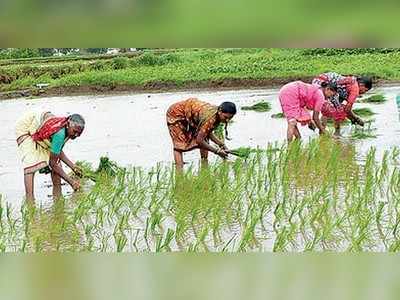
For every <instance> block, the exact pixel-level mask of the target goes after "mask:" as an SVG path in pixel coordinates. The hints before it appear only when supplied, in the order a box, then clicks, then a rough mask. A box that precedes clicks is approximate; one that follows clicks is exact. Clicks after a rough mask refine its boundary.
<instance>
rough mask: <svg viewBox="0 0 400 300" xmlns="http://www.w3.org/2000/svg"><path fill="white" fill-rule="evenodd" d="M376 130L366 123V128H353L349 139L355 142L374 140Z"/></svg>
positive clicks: (369, 123)
mask: <svg viewBox="0 0 400 300" xmlns="http://www.w3.org/2000/svg"><path fill="white" fill-rule="evenodd" d="M375 131H376V128H374V127H372V123H371V122H367V124H366V126H364V127H359V126H353V127H352V130H351V138H353V139H357V140H363V139H371V138H376V134H375Z"/></svg>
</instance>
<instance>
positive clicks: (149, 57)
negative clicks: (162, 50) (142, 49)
mask: <svg viewBox="0 0 400 300" xmlns="http://www.w3.org/2000/svg"><path fill="white" fill-rule="evenodd" d="M136 62H137V63H138V64H139V65H144V66H156V65H162V63H161V60H160V57H159V56H157V55H155V54H153V53H144V54H143V55H141V56H139V57H138V59H137V60H136Z"/></svg>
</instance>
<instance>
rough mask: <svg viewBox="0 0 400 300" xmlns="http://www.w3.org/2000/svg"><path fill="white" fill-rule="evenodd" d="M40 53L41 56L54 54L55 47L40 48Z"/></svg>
mask: <svg viewBox="0 0 400 300" xmlns="http://www.w3.org/2000/svg"><path fill="white" fill-rule="evenodd" d="M38 50H39V55H40V56H46V57H47V56H53V55H54V53H55V52H56V49H55V48H39V49H38Z"/></svg>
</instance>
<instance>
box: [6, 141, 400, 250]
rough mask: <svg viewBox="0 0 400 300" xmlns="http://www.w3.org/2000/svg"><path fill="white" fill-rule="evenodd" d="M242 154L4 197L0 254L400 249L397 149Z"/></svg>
mask: <svg viewBox="0 0 400 300" xmlns="http://www.w3.org/2000/svg"><path fill="white" fill-rule="evenodd" d="M244 149H245V151H243V152H246V154H248V153H249V152H250V153H251V154H250V155H247V156H246V157H247V158H246V159H236V160H234V161H230V162H227V161H217V162H215V163H211V164H210V166H209V167H208V168H206V169H204V168H202V169H200V170H197V169H196V168H195V167H193V166H191V167H188V168H187V169H186V170H185V171H184V172H183V173H178V174H177V173H175V170H174V168H173V167H171V166H163V165H157V166H155V167H154V168H152V169H151V170H144V169H142V168H137V167H135V168H129V169H125V168H121V167H120V166H118V165H117V164H115V163H111V164H110V160H108V162H107V161H106V160H103V167H102V168H98V169H100V170H101V171H100V172H99V173H98V174H96V171H97V170H96V171H93V170H92V171H93V172H94V173H95V174H96V181H95V182H93V183H91V182H90V183H89V182H84V183H83V184H84V185H85V189H84V191H83V192H81V193H78V194H75V195H73V197H71V199H68V200H67V201H65V200H62V201H61V202H59V203H58V204H55V205H53V206H50V207H41V206H39V207H36V208H35V207H30V206H28V205H26V206H23V207H22V208H21V210H20V211H17V210H15V209H13V207H12V206H11V205H10V204H7V203H6V202H4V199H3V200H2V201H0V251H21V252H43V251H96V252H110V251H111V252H113V251H118V252H127V251H138V252H164V251H188V252H189V251H197V252H198V251H223V252H234V251H241V252H247V251H351V252H354V251H399V249H400V243H399V239H400V233H399V232H400V228H399V224H400V210H399V209H398V207H399V204H400V169H399V168H398V165H397V164H396V163H395V162H396V161H397V160H398V153H400V152H399V151H400V150H399V149H398V148H397V147H395V148H393V149H392V150H391V151H387V152H385V153H383V156H382V158H380V157H378V156H377V151H376V149H374V148H371V149H370V150H369V151H368V153H367V154H366V155H365V156H364V157H363V159H361V160H360V159H358V158H357V153H356V151H355V146H354V145H353V144H351V143H348V142H346V141H340V140H333V139H330V138H316V139H312V140H310V141H309V142H298V141H296V142H293V143H291V144H290V145H289V146H287V145H285V144H283V145H279V144H269V145H268V146H267V147H266V148H265V149H256V150H257V151H253V150H255V149H246V148H244ZM82 166H83V167H85V168H86V167H88V169H89V165H87V164H86V163H82ZM105 166H108V167H111V168H112V170H113V171H114V173H112V174H113V176H108V175H107V174H111V172H110V173H108V172H107V171H105V170H104V168H106V167H105ZM108 167H107V168H108ZM90 169H91V168H90Z"/></svg>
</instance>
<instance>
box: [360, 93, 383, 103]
mask: <svg viewBox="0 0 400 300" xmlns="http://www.w3.org/2000/svg"><path fill="white" fill-rule="evenodd" d="M386 100H387V99H386V97H385V96H384V95H382V94H376V95H372V96H369V97H367V98H364V99H361V101H360V102H363V103H374V104H381V103H384V102H386Z"/></svg>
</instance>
